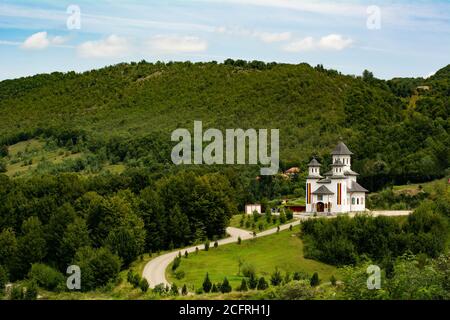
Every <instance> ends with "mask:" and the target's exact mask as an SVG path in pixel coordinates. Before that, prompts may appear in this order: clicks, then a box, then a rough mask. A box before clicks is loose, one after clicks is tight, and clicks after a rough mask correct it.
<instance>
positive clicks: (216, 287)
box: [211, 283, 220, 293]
mask: <svg viewBox="0 0 450 320" xmlns="http://www.w3.org/2000/svg"><path fill="white" fill-rule="evenodd" d="M219 287H220V285H219V286H218V285H216V284H215V283H214V284H213V286H212V288H211V292H212V293H217V292H219Z"/></svg>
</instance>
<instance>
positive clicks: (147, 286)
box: [139, 278, 149, 293]
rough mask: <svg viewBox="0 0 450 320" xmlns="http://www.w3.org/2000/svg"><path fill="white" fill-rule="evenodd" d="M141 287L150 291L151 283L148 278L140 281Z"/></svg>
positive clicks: (143, 290) (145, 290)
mask: <svg viewBox="0 0 450 320" xmlns="http://www.w3.org/2000/svg"><path fill="white" fill-rule="evenodd" d="M139 288H140V289H141V291H142V292H144V293H146V292H147V291H148V288H149V284H148V281H147V279H145V278H142V279H141V281H140V282H139Z"/></svg>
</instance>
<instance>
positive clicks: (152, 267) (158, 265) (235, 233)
mask: <svg viewBox="0 0 450 320" xmlns="http://www.w3.org/2000/svg"><path fill="white" fill-rule="evenodd" d="M371 213H372V214H373V215H374V216H380V215H384V216H405V215H409V214H410V213H411V211H372V212H371ZM350 216H354V214H353V215H352V214H350ZM295 217H296V218H297V220H295V221H293V222H292V223H288V224H285V225H282V226H280V231H282V230H286V229H289V227H290V226H291V225H292V226H296V225H298V224H300V222H301V221H302V220H304V219H312V218H313V217H312V216H307V215H303V214H300V215H295ZM334 217H335V216H328V218H334ZM276 232H277V228H272V229H268V230H266V231H263V232H260V233H258V234H257V235H256V237H257V238H259V237H264V236H268V235H271V234H274V233H276ZM227 233H228V234H229V235H230V237H228V238H225V239H222V240H219V241H217V242H218V244H219V246H222V245H224V244H229V243H235V242H237V240H238V237H241V239H242V240H248V239H251V238H253V233H252V232H251V231H248V230H242V229H238V228H233V227H228V228H227ZM197 247H198V249H199V250H202V249H204V248H205V246H204V244H201V245H198V246H193V247H189V248H184V249H178V250H176V251H172V252H169V253H165V254H163V255H161V256H158V257H156V258H154V259H152V260H150V261H149V262H148V263H147V264H146V265H145V268H144V271H143V274H142V276H143V277H144V278H145V279H147V281H148V282H149V284H150V287H151V288H154V287H155V285H158V284H160V283H163V284H164V285H168V284H169V282H168V281H167V279H166V269H167V267H168V266H169V264H170V263H171V262H172V261H173V260H174V259H175V257H176V256H177V255H178V253H179V252H181V254H184V252H185V251H187V252H189V253H191V252H195V249H196V248H197Z"/></svg>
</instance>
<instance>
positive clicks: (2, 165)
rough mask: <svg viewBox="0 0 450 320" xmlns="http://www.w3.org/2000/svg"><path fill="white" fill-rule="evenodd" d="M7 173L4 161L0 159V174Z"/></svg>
mask: <svg viewBox="0 0 450 320" xmlns="http://www.w3.org/2000/svg"><path fill="white" fill-rule="evenodd" d="M7 171H8V165H7V164H6V161H4V160H2V159H0V173H5V172H7Z"/></svg>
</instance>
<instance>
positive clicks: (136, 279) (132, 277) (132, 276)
mask: <svg viewBox="0 0 450 320" xmlns="http://www.w3.org/2000/svg"><path fill="white" fill-rule="evenodd" d="M127 281H128V282H129V283H130V284H131V285H132V286H133V288H138V287H139V286H140V283H141V277H140V276H139V275H138V274H137V273H134V272H133V271H131V270H130V271H128V274H127Z"/></svg>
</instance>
